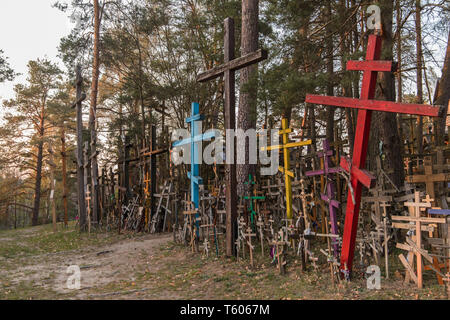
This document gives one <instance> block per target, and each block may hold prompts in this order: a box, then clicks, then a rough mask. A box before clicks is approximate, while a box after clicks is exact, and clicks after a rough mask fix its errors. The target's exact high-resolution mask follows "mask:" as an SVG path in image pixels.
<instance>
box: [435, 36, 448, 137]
mask: <svg viewBox="0 0 450 320" xmlns="http://www.w3.org/2000/svg"><path fill="white" fill-rule="evenodd" d="M449 100H450V31H449V33H448V40H447V51H446V54H445V60H444V66H443V68H442V76H441V79H440V80H439V85H438V88H437V94H436V99H435V102H434V104H436V105H441V106H448V109H447V114H450V104H449V103H450V101H449ZM445 126H446V118H445V117H444V118H442V119H438V120H437V123H436V130H437V141H436V142H437V145H444V143H445V139H444V136H445ZM447 126H449V127H448V134H449V141H450V121H448V122H447Z"/></svg>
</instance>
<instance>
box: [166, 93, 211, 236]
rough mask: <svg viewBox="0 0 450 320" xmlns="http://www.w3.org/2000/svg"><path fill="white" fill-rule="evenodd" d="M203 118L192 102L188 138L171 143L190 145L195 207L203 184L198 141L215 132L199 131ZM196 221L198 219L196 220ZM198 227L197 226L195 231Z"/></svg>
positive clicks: (197, 107)
mask: <svg viewBox="0 0 450 320" xmlns="http://www.w3.org/2000/svg"><path fill="white" fill-rule="evenodd" d="M203 119H204V116H203V115H201V114H200V106H199V104H198V103H197V102H194V103H192V110H191V116H190V117H189V118H187V119H186V120H185V121H186V123H189V124H190V125H191V137H190V138H188V139H184V140H181V141H175V142H174V143H173V144H172V147H173V148H176V147H181V146H184V145H188V144H189V145H190V146H191V151H190V155H191V172H188V178H189V179H190V180H191V202H192V203H193V204H194V207H195V209H198V207H199V202H200V196H199V185H201V184H203V180H202V178H201V177H200V157H199V155H200V152H202V151H203V150H202V148H201V146H200V142H202V141H204V140H211V139H212V138H214V137H215V132H214V131H210V132H208V133H205V134H203V133H202V132H201V126H199V122H200V121H201V120H203ZM198 216H199V214H198V211H197V213H196V216H195V217H196V221H197V218H198ZM196 223H198V221H197V222H196ZM198 230H199V228H198V226H197V232H198Z"/></svg>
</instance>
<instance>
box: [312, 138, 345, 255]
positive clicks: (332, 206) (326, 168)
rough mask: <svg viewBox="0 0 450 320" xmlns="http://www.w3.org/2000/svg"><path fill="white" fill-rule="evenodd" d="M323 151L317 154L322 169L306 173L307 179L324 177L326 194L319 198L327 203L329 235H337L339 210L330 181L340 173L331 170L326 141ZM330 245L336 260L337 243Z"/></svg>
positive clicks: (334, 239)
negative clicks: (321, 161) (321, 163)
mask: <svg viewBox="0 0 450 320" xmlns="http://www.w3.org/2000/svg"><path fill="white" fill-rule="evenodd" d="M322 145H323V151H320V152H318V153H317V154H318V156H319V158H323V160H324V161H323V169H321V170H315V171H308V172H306V173H305V174H306V176H307V177H312V176H322V175H323V176H325V178H326V179H327V193H326V194H321V195H320V197H321V199H322V200H323V201H325V202H326V203H328V208H329V211H330V222H331V233H332V234H335V235H337V234H338V225H337V218H336V211H337V209H338V208H339V202H338V201H337V200H335V199H334V198H335V196H336V194H335V187H334V181H333V180H332V179H331V177H329V176H331V175H332V174H335V173H339V172H340V171H342V168H341V167H337V168H331V157H332V156H333V150H331V149H330V144H329V143H328V140H326V139H325V140H323V144H322ZM331 241H332V244H333V251H334V256H335V257H336V258H337V257H338V255H339V247H338V241H337V239H336V238H332V240H331Z"/></svg>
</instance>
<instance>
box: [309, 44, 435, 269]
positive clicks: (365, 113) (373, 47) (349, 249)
mask: <svg viewBox="0 0 450 320" xmlns="http://www.w3.org/2000/svg"><path fill="white" fill-rule="evenodd" d="M381 41H382V39H381V36H379V35H370V36H369V42H368V44H367V53H366V61H348V62H347V70H359V71H364V74H363V80H362V88H361V98H360V99H354V98H345V97H329V96H319V95H310V94H308V95H307V96H306V103H312V104H321V105H327V106H337V107H344V108H357V109H359V111H358V118H357V124H356V134H355V142H354V147H353V158H352V160H351V162H350V161H348V160H345V159H344V158H341V166H342V167H343V168H344V169H345V170H346V171H349V172H350V176H351V185H352V188H353V192H354V199H355V200H354V202H353V197H352V194H351V190H349V192H348V196H347V209H346V215H345V226H344V236H343V243H342V251H341V270H346V267H347V270H348V271H351V269H352V262H353V256H354V250H355V240H356V231H357V227H358V214H359V208H360V202H361V193H362V186H363V185H364V186H366V187H370V186H371V185H372V184H373V181H374V177H373V176H371V175H370V174H369V173H368V172H366V171H364V170H363V169H364V166H365V161H366V156H367V147H368V144H369V133H370V121H371V116H372V111H384V112H394V113H404V114H414V115H421V116H430V117H437V116H440V114H441V113H442V111H443V108H436V107H433V106H428V105H419V104H403V103H395V102H391V101H377V100H373V99H374V97H375V89H376V83H377V75H378V72H392V71H393V70H394V69H395V64H394V63H392V61H379V59H380V56H381ZM441 110H442V111H441Z"/></svg>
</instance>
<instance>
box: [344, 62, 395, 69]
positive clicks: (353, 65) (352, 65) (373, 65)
mask: <svg viewBox="0 0 450 320" xmlns="http://www.w3.org/2000/svg"><path fill="white" fill-rule="evenodd" d="M347 70H354V71H380V72H395V71H396V70H397V64H396V63H393V62H392V61H382V60H372V61H348V62H347Z"/></svg>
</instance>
